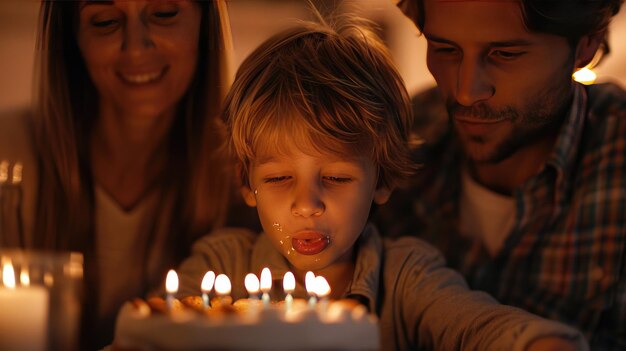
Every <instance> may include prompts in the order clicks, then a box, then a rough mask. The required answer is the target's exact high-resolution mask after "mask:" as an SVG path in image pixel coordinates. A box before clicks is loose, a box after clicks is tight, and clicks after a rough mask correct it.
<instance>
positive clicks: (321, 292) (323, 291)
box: [315, 276, 330, 298]
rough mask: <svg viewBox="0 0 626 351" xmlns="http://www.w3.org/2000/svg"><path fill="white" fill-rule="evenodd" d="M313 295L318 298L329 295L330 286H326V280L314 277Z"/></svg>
mask: <svg viewBox="0 0 626 351" xmlns="http://www.w3.org/2000/svg"><path fill="white" fill-rule="evenodd" d="M315 294H316V295H317V296H319V297H320V298H324V297H326V296H328V295H330V285H328V282H327V281H326V278H324V277H322V276H317V277H315Z"/></svg>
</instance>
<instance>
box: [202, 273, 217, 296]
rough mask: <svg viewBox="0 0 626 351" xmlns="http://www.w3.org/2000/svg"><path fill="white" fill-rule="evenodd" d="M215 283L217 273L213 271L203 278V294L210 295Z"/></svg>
mask: <svg viewBox="0 0 626 351" xmlns="http://www.w3.org/2000/svg"><path fill="white" fill-rule="evenodd" d="M213 283H215V273H214V272H213V271H208V272H206V273H205V274H204V278H202V284H200V289H201V290H202V292H203V293H208V292H209V291H211V289H213Z"/></svg>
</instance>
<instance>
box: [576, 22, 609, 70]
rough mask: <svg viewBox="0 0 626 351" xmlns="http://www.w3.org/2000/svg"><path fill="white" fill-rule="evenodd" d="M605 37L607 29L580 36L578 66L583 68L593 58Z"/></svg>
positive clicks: (577, 49) (577, 46)
mask: <svg viewBox="0 0 626 351" xmlns="http://www.w3.org/2000/svg"><path fill="white" fill-rule="evenodd" d="M605 37H606V30H601V31H599V32H596V33H593V34H587V35H585V36H583V37H582V38H580V40H579V41H578V45H576V61H575V65H576V68H583V67H585V66H587V65H588V64H589V62H591V60H593V57H594V56H595V55H596V52H597V51H598V48H600V45H601V44H602V42H603V41H604V38H605Z"/></svg>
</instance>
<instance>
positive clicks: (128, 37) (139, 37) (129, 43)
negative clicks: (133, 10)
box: [122, 18, 154, 56]
mask: <svg viewBox="0 0 626 351" xmlns="http://www.w3.org/2000/svg"><path fill="white" fill-rule="evenodd" d="M153 47H154V42H153V41H152V38H151V36H150V29H149V28H148V25H147V24H146V23H144V21H143V20H142V19H140V18H135V19H129V20H128V21H127V22H126V25H125V27H124V40H123V42H122V50H123V51H126V52H128V53H129V54H130V55H131V56H137V55H141V54H142V53H143V52H144V51H145V50H148V49H151V48H153Z"/></svg>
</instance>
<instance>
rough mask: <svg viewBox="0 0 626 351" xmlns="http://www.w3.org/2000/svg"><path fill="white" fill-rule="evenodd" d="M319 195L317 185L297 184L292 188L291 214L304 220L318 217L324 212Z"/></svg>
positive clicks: (319, 191) (319, 190)
mask: <svg viewBox="0 0 626 351" xmlns="http://www.w3.org/2000/svg"><path fill="white" fill-rule="evenodd" d="M320 194H321V189H320V186H318V185H315V184H298V185H297V186H296V187H295V188H294V193H293V203H292V205H291V213H292V214H293V215H294V216H300V217H305V218H308V217H312V216H320V215H321V214H322V213H324V210H325V206H324V202H323V201H322V199H321V196H320Z"/></svg>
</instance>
